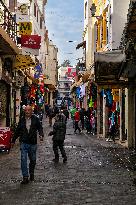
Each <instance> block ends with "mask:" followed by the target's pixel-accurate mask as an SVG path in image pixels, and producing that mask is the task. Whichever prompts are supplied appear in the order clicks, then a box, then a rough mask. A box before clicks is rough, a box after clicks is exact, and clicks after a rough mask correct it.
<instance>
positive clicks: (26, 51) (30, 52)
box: [22, 47, 39, 56]
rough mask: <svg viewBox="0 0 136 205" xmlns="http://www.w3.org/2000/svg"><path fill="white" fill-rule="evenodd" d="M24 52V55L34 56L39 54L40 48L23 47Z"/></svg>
mask: <svg viewBox="0 0 136 205" xmlns="http://www.w3.org/2000/svg"><path fill="white" fill-rule="evenodd" d="M22 54H23V55H28V56H29V55H33V56H39V49H32V48H26V47H22Z"/></svg>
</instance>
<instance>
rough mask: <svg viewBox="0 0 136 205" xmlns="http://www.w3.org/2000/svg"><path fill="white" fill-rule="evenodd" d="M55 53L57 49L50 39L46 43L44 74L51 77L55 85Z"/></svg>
mask: <svg viewBox="0 0 136 205" xmlns="http://www.w3.org/2000/svg"><path fill="white" fill-rule="evenodd" d="M57 53H58V49H57V47H56V46H55V45H54V44H53V42H52V41H49V45H48V55H47V57H46V75H47V76H48V77H49V79H51V80H52V81H53V82H54V84H55V85H57V80H58V79H57V76H58V75H57V72H58V70H57Z"/></svg>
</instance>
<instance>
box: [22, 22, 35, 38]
mask: <svg viewBox="0 0 136 205" xmlns="http://www.w3.org/2000/svg"><path fill="white" fill-rule="evenodd" d="M31 33H32V23H31V22H19V35H31Z"/></svg>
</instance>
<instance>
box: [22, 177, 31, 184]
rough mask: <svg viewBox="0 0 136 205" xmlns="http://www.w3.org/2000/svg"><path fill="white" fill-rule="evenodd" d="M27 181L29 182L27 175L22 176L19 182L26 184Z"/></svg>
mask: <svg viewBox="0 0 136 205" xmlns="http://www.w3.org/2000/svg"><path fill="white" fill-rule="evenodd" d="M28 183H29V180H28V177H23V180H22V182H21V184H28Z"/></svg>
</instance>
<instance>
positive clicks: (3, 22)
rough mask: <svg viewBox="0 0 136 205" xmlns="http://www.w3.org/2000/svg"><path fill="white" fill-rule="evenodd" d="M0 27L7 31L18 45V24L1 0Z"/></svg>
mask: <svg viewBox="0 0 136 205" xmlns="http://www.w3.org/2000/svg"><path fill="white" fill-rule="evenodd" d="M0 26H1V27H2V28H3V29H4V30H5V31H6V33H7V34H8V35H9V36H10V38H11V39H12V40H13V41H14V42H15V43H16V40H17V24H16V21H15V17H14V16H13V15H12V13H11V12H10V11H9V10H8V8H7V7H6V5H5V4H4V3H3V1H2V0H0Z"/></svg>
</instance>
